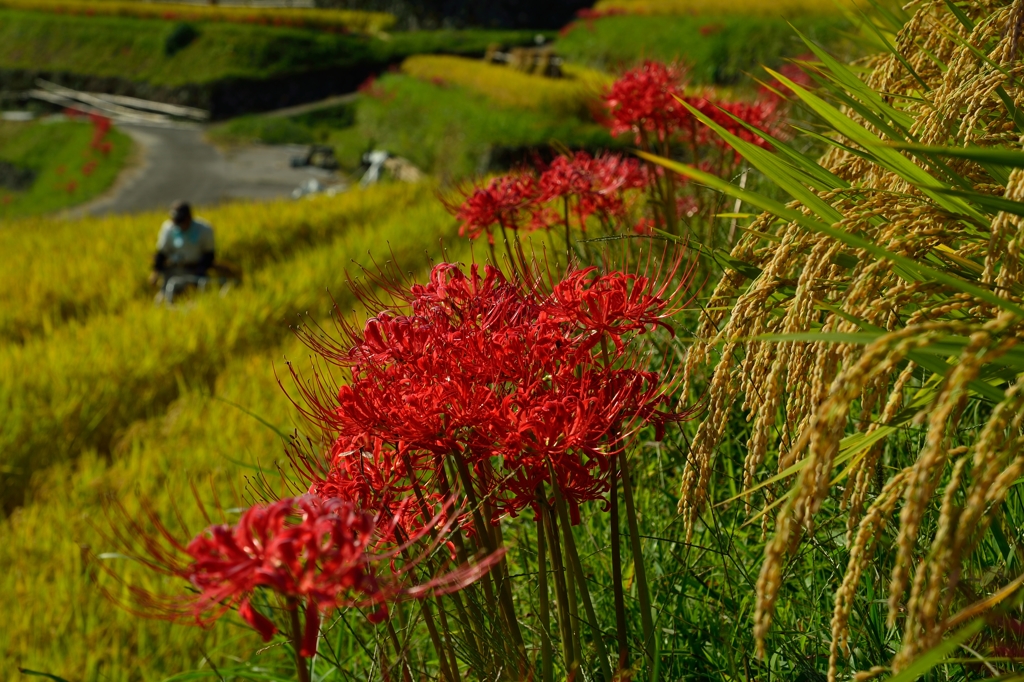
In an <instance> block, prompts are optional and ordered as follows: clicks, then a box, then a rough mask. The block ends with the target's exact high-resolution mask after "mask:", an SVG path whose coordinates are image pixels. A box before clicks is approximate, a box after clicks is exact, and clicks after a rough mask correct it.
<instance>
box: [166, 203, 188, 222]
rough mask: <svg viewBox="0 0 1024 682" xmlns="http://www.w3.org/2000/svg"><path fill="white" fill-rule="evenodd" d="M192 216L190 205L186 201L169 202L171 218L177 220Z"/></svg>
mask: <svg viewBox="0 0 1024 682" xmlns="http://www.w3.org/2000/svg"><path fill="white" fill-rule="evenodd" d="M191 217H192V207H191V206H189V205H188V202H187V201H175V202H174V203H173V204H171V220H173V221H174V222H178V221H179V220H186V219H188V218H191Z"/></svg>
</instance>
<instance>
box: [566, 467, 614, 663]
mask: <svg viewBox="0 0 1024 682" xmlns="http://www.w3.org/2000/svg"><path fill="white" fill-rule="evenodd" d="M555 507H556V508H557V509H558V518H559V520H560V521H561V523H562V535H563V536H564V537H565V553H566V556H567V557H568V559H569V561H568V564H569V569H570V571H571V573H570V575H572V576H573V578H574V581H575V583H576V585H577V586H578V587H579V590H580V598H581V599H582V600H583V608H584V609H585V610H586V612H587V621H588V625H590V632H591V634H592V635H593V637H594V645H595V646H596V647H597V662H598V665H600V666H601V674H602V675H603V676H604V679H605V681H606V682H611V679H612V671H611V668H610V667H609V666H608V650H607V649H606V648H605V646H604V637H603V636H602V633H601V628H600V627H598V621H597V614H596V613H595V611H594V603H593V601H591V599H590V588H589V587H587V578H586V576H585V575H584V574H583V566H582V564H581V563H580V555H579V552H578V551H577V550H576V538H575V537H573V534H572V526H570V525H569V512H568V511H567V510H566V508H565V501H564V500H563V499H562V495H561V493H560V492H559V490H558V488H557V487H555Z"/></svg>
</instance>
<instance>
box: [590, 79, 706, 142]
mask: <svg viewBox="0 0 1024 682" xmlns="http://www.w3.org/2000/svg"><path fill="white" fill-rule="evenodd" d="M685 78H686V70H685V69H684V68H683V67H682V66H680V65H679V64H662V63H661V62H655V61H645V62H644V63H643V64H642V65H640V66H639V67H637V68H635V69H633V70H631V71H627V72H626V73H624V74H623V75H622V77H621V78H619V80H617V81H616V82H615V83H614V84H613V85H612V86H611V88H610V89H609V90H608V92H607V93H606V94H605V96H604V101H605V106H606V107H607V108H608V112H609V115H610V117H611V120H610V129H611V133H612V135H621V134H623V133H629V132H631V133H633V134H634V135H635V136H636V140H637V144H640V143H641V141H642V139H643V134H644V133H648V132H649V133H654V134H655V135H656V136H657V138H658V140H659V141H664V140H666V139H667V138H669V137H670V136H672V135H673V134H674V133H675V132H676V131H678V130H679V129H680V127H681V126H682V125H684V124H685V123H686V121H687V119H689V118H690V114H689V112H688V111H687V110H686V108H685V107H684V106H682V105H681V104H680V103H679V101H678V99H677V98H682V97H684V95H685V92H684V84H685Z"/></svg>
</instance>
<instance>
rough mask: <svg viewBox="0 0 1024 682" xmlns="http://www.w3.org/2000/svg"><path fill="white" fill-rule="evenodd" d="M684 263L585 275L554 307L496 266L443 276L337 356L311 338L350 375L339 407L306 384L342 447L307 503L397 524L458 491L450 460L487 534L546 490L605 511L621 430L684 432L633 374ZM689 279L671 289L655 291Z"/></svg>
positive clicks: (561, 290) (651, 387)
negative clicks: (634, 350)
mask: <svg viewBox="0 0 1024 682" xmlns="http://www.w3.org/2000/svg"><path fill="white" fill-rule="evenodd" d="M679 263H680V261H679V260H678V259H677V260H676V261H675V262H674V264H673V265H671V267H670V269H669V271H668V272H659V273H655V274H652V275H648V274H645V275H627V274H623V273H618V272H615V273H610V274H607V275H599V274H598V273H597V271H596V270H595V269H594V268H589V269H587V270H581V271H578V272H572V273H570V274H569V275H568V276H566V277H565V278H564V279H563V280H562V281H561V282H559V283H557V284H555V285H554V287H553V289H552V290H551V291H550V292H548V293H545V292H544V291H542V289H541V287H540V284H539V282H529V283H523V282H521V281H509V280H508V279H506V278H505V277H504V275H502V273H501V272H500V271H498V270H497V269H495V268H493V267H490V266H487V267H485V268H483V272H481V269H480V268H478V267H477V266H473V267H472V268H471V269H470V272H469V274H468V275H467V274H466V273H465V272H463V271H462V269H461V268H460V267H458V266H456V265H453V264H447V263H445V264H441V265H438V266H436V267H435V268H434V269H433V271H432V273H431V276H430V280H429V282H428V283H427V284H425V285H414V286H411V287H410V288H409V289H408V290H406V291H401V290H396V291H393V292H391V293H392V296H393V297H394V299H395V300H394V301H393V302H392V305H391V306H390V310H389V311H387V312H379V313H378V314H377V315H376V316H375V317H373V318H371V319H370V320H369V321H368V322H367V323H366V325H365V326H364V327H363V328H362V329H361V330H359V329H356V328H354V327H351V326H348V325H342V331H343V338H342V339H341V341H340V343H336V342H333V343H332V342H330V341H326V340H324V339H323V338H322V337H320V336H318V335H313V334H311V333H307V335H306V340H307V343H309V344H310V346H311V347H312V348H313V350H314V351H315V352H316V353H317V354H318V355H320V356H321V357H322V358H324V359H326V360H328V361H329V362H331V363H333V364H337V365H339V366H341V367H344V368H345V369H347V370H348V372H349V373H350V380H349V381H348V383H347V384H346V385H345V386H342V387H341V388H340V389H338V390H337V393H336V395H335V397H333V398H332V397H331V396H330V395H329V394H328V393H327V392H326V391H323V390H320V389H314V388H313V386H314V385H313V384H307V383H304V382H301V381H299V382H298V385H299V387H300V391H302V392H303V395H304V397H305V402H306V404H307V408H306V412H307V414H308V415H309V416H311V417H312V418H313V419H314V420H316V421H317V423H318V424H320V426H321V427H322V428H323V429H324V430H325V432H329V433H333V434H334V436H333V441H334V444H333V446H332V448H331V450H330V453H329V456H328V462H327V469H328V471H327V472H326V474H319V473H317V472H316V471H315V469H314V468H306V471H307V472H308V473H309V476H310V479H311V491H313V492H314V493H317V494H321V495H341V496H345V497H348V498H349V499H357V500H359V502H360V504H362V505H364V506H366V507H367V508H371V509H375V510H379V511H381V512H382V513H387V514H394V513H395V509H396V507H398V506H401V505H407V506H408V507H409V508H412V509H415V508H416V505H417V504H419V505H422V504H423V502H422V494H421V491H423V490H426V491H433V490H442V491H443V492H445V494H447V492H448V491H450V490H452V489H453V488H454V486H455V483H456V482H455V481H452V480H449V478H448V476H449V474H448V472H447V471H446V466H445V465H446V462H448V461H451V462H453V463H454V464H455V465H458V466H462V467H465V470H466V471H468V472H469V476H470V478H471V481H468V482H467V481H466V480H465V474H464V473H460V479H461V480H460V481H459V485H460V487H461V493H462V494H463V495H466V496H468V495H469V494H470V493H471V492H472V493H473V494H474V495H475V496H476V497H477V498H478V499H482V500H484V501H485V504H486V508H485V512H486V513H487V514H488V515H489V520H490V521H491V522H496V521H497V519H498V518H499V517H500V516H502V515H504V514H516V513H518V512H519V511H520V510H522V509H524V508H526V507H534V508H535V504H536V497H535V496H536V490H537V486H538V485H539V484H541V483H544V484H548V485H556V486H558V488H559V489H560V490H561V492H562V494H563V497H564V498H565V499H566V501H567V502H568V503H569V504H570V507H571V508H572V509H576V508H578V505H579V504H581V503H582V502H585V501H588V500H597V499H602V498H603V496H604V494H605V492H606V491H607V489H608V480H607V473H608V469H609V467H608V460H609V456H610V455H612V454H615V453H616V452H617V451H618V450H619V449H621V447H622V432H624V431H628V430H629V428H630V427H629V425H630V424H632V423H634V422H635V423H637V424H642V423H651V424H654V425H655V427H656V428H657V429H658V430H659V431H660V428H661V426H659V425H663V424H664V423H665V422H666V421H671V420H672V419H673V417H672V415H670V414H668V413H663V412H662V411H661V407H662V405H663V402H664V386H663V385H662V382H661V380H660V377H659V376H658V375H657V374H654V373H645V372H638V371H636V370H634V369H633V368H631V367H630V366H629V365H630V362H629V360H628V358H627V357H626V354H625V352H626V346H627V345H628V344H629V342H630V340H631V339H632V338H633V336H634V335H637V334H643V333H646V332H648V331H649V330H650V329H651V328H653V327H657V326H660V327H666V328H668V327H669V325H668V323H667V318H668V317H669V316H670V315H671V314H673V313H674V312H675V311H676V310H677V307H678V305H679V301H678V299H679V294H680V293H681V292H682V291H683V288H684V287H685V285H686V283H687V281H688V279H689V276H690V274H691V273H690V272H685V273H679V272H678V266H679ZM677 274H682V277H681V280H682V283H681V284H680V285H678V286H676V287H674V288H673V287H670V286H668V285H667V284H655V282H656V280H658V278H659V276H660V275H667V277H666V281H669V280H674V279H676V275H677ZM401 303H404V304H405V305H404V307H405V308H407V310H408V312H407V313H405V314H399V313H398V312H395V306H400V304H401ZM370 307H371V310H372V306H370ZM603 338H610V339H611V340H612V341H613V342H614V348H615V351H614V352H613V353H612V354H610V355H609V354H608V353H607V349H605V348H604V347H601V348H598V346H599V345H601V339H603ZM467 486H472V491H470V490H469V489H468V488H467ZM413 500H415V501H413ZM427 516H429V514H427V513H421V514H420V515H419V518H418V519H417V518H415V517H414V518H412V519H410V520H407V521H405V522H408V523H420V524H422V522H423V520H424V519H425V518H426V517H427ZM461 522H462V523H463V525H466V526H468V524H469V520H468V518H466V517H465V516H464V517H463V518H462V519H461ZM403 532H406V533H408V532H409V531H408V530H403Z"/></svg>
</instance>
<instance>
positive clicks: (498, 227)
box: [448, 61, 787, 262]
mask: <svg viewBox="0 0 1024 682" xmlns="http://www.w3.org/2000/svg"><path fill="white" fill-rule="evenodd" d="M686 85H687V81H686V69H685V68H683V67H681V66H679V65H674V64H662V63H660V62H651V61H649V62H645V63H644V64H643V65H641V66H640V67H638V68H636V69H633V70H632V71H629V72H627V73H625V74H624V75H623V76H622V77H621V78H620V79H619V80H618V81H616V82H615V83H614V84H613V85H612V86H611V88H610V89H609V90H608V91H607V92H606V93H605V94H604V97H603V103H604V111H605V113H604V115H603V117H601V118H602V119H603V123H604V124H605V125H606V126H607V127H608V129H609V131H610V132H611V133H612V134H613V135H615V136H622V135H628V136H631V137H632V141H633V143H635V144H636V145H637V146H638V147H639V148H640V149H641V150H643V151H644V152H649V153H656V154H659V155H661V156H663V157H665V158H673V157H679V156H683V157H684V158H685V159H686V160H688V161H690V162H692V163H694V164H696V165H698V166H699V167H701V168H702V169H704V170H707V171H710V172H713V173H715V174H717V175H719V176H722V177H728V176H730V175H731V174H732V173H734V172H735V170H736V169H737V167H738V165H739V164H740V157H739V155H738V154H736V152H735V151H734V150H733V149H732V148H731V147H729V146H728V144H727V143H726V142H724V141H723V140H722V138H721V137H720V136H718V135H716V134H714V133H713V132H712V131H711V130H709V128H708V127H707V126H705V125H704V124H703V123H702V122H701V121H700V120H699V118H698V116H697V115H696V114H699V115H702V116H705V117H707V118H709V119H711V120H712V121H713V122H714V123H715V124H717V125H719V126H721V127H722V128H724V129H725V130H726V131H727V132H729V133H731V134H733V135H736V136H737V137H739V138H741V139H743V140H745V141H748V142H752V143H754V144H757V145H760V146H762V147H766V148H770V146H771V145H770V143H769V142H768V141H767V139H766V138H778V137H780V136H781V135H782V134H783V129H782V122H783V118H784V114H785V110H786V105H787V102H786V100H785V99H783V98H782V97H781V96H780V95H779V94H778V92H777V90H775V89H772V88H769V87H764V88H762V89H761V91H760V95H759V97H758V99H756V100H754V101H727V100H722V99H719V98H716V97H715V96H714V95H713V94H712V93H711V92H701V93H698V94H693V93H690V92H688V89H687V87H686ZM680 184H681V183H680V180H679V178H676V177H674V176H673V175H672V174H667V173H664V172H662V169H661V168H660V167H656V166H655V167H651V166H646V165H643V164H641V163H640V162H639V161H637V160H635V159H633V158H627V157H624V156H623V155H621V154H616V153H608V152H606V153H602V154H598V155H597V156H592V155H590V154H588V153H587V152H583V151H580V152H576V153H575V154H573V155H572V156H558V157H556V158H555V159H554V161H552V162H551V163H550V164H546V165H543V164H542V165H541V167H539V168H521V169H517V170H515V171H514V172H512V173H509V174H508V175H504V176H501V177H496V178H493V179H492V180H490V181H489V182H488V183H486V184H484V185H481V186H478V187H474V188H472V189H471V190H470V191H468V192H466V193H465V195H464V196H463V197H462V198H461V200H457V201H449V202H448V203H449V208H450V210H452V212H453V213H454V214H455V215H456V217H458V218H459V220H460V221H461V222H462V225H461V228H460V233H461V234H462V235H464V236H467V237H469V238H470V239H476V238H478V237H480V236H484V235H486V237H487V241H488V245H489V246H490V248H491V254H492V258H494V243H495V236H496V231H497V232H498V233H500V238H501V240H502V241H503V242H505V243H506V245H507V244H508V243H509V240H510V239H512V238H513V236H512V234H511V233H512V232H519V231H521V232H532V231H537V230H548V231H551V230H555V229H559V230H560V231H564V234H565V240H566V247H567V249H570V250H571V249H572V246H571V234H572V232H573V230H574V229H578V230H579V231H580V232H586V231H587V227H588V224H590V225H592V226H593V224H594V223H595V222H596V224H597V225H599V226H600V227H601V228H602V230H603V231H604V232H605V233H610V234H614V233H623V232H626V233H629V232H634V233H637V234H651V233H652V232H653V231H654V230H655V229H661V230H666V231H668V232H670V233H673V234H677V233H679V232H680V231H681V229H680V228H681V223H685V221H687V220H689V219H691V218H694V217H695V216H697V215H698V214H701V210H700V209H701V206H700V203H699V201H698V198H697V196H696V194H695V193H692V192H691V193H686V192H684V191H682V190H683V188H682V187H681V186H680ZM704 217H706V216H704ZM580 255H582V254H580ZM510 257H511V260H512V261H513V262H514V261H515V255H514V253H510Z"/></svg>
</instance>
